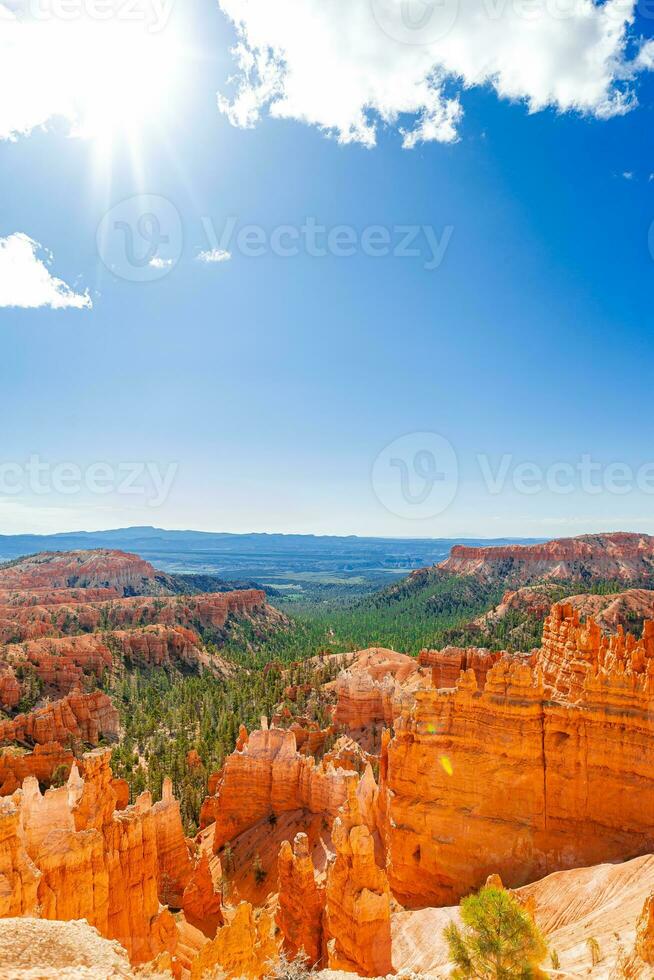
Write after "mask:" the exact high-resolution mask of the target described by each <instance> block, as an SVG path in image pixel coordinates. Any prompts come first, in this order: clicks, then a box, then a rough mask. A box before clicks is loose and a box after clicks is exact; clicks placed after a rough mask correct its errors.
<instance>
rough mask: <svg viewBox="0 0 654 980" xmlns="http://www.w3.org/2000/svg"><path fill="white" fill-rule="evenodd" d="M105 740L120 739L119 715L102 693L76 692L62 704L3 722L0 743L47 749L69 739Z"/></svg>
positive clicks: (39, 709)
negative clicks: (21, 744) (48, 745)
mask: <svg viewBox="0 0 654 980" xmlns="http://www.w3.org/2000/svg"><path fill="white" fill-rule="evenodd" d="M101 736H104V737H106V738H117V737H118V712H117V710H116V709H115V708H114V706H113V703H112V701H111V698H110V697H109V696H108V695H106V694H104V693H103V692H102V691H93V693H91V694H80V692H79V691H73V692H72V693H71V694H69V695H68V696H67V697H65V698H62V700H61V701H55V702H54V703H52V704H47V705H45V707H43V708H37V710H36V711H30V712H29V713H28V714H24V715H17V716H16V717H15V718H14V719H12V720H11V721H0V743H2V742H22V743H29V744H32V745H35V744H36V745H45V744H47V743H48V742H60V743H64V742H66V740H67V739H68V738H69V737H72V738H73V739H75V740H76V741H82V742H90V743H91V744H92V745H97V744H98V741H99V739H100V737H101Z"/></svg>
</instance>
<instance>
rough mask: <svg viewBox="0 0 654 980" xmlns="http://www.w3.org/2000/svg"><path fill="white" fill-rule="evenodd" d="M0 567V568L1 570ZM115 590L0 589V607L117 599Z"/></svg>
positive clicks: (117, 595)
mask: <svg viewBox="0 0 654 980" xmlns="http://www.w3.org/2000/svg"><path fill="white" fill-rule="evenodd" d="M1 567H2V566H0V569H1ZM121 595H122V592H118V590H117V589H0V606H3V607H7V606H9V607H11V606H56V605H57V604H58V603H62V602H64V603H69V602H107V601H108V600H109V599H119V598H120V596H121Z"/></svg>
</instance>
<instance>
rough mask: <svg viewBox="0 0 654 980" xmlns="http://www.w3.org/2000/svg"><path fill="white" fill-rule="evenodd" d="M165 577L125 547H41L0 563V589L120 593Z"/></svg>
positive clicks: (147, 587)
mask: <svg viewBox="0 0 654 980" xmlns="http://www.w3.org/2000/svg"><path fill="white" fill-rule="evenodd" d="M161 578H165V576H162V575H161V573H158V572H156V571H155V569H154V568H153V567H152V565H151V564H150V563H149V562H147V561H144V559H143V558H139V556H138V555H131V554H128V553H127V552H124V551H112V550H110V549H104V548H97V549H94V550H92V551H67V552H63V551H43V552H41V553H40V554H38V555H31V556H30V557H28V558H22V559H20V560H19V561H14V562H10V563H9V564H8V565H6V566H5V567H0V588H1V589H5V590H7V589H28V590H29V589H71V588H96V589H97V588H101V589H114V590H117V591H119V592H120V594H121V595H129V594H134V593H136V592H139V591H149V590H152V589H154V590H155V591H157V592H160V591H162V587H161V584H160V581H159V580H160V579H161Z"/></svg>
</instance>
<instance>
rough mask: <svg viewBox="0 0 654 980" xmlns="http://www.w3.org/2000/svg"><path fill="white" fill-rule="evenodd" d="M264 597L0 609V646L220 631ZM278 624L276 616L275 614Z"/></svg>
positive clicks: (213, 595) (212, 595)
mask: <svg viewBox="0 0 654 980" xmlns="http://www.w3.org/2000/svg"><path fill="white" fill-rule="evenodd" d="M265 598H266V597H265V593H264V592H262V591H260V590H259V589H244V590H242V591H236V592H209V593H206V594H204V595H197V596H163V597H157V598H153V597H151V596H130V597H128V598H121V599H113V600H111V601H109V602H106V601H99V602H91V601H79V602H57V603H55V604H53V605H25V606H21V605H11V606H3V607H0V641H1V642H3V643H16V642H23V641H24V640H29V639H33V638H39V637H44V636H49V637H50V636H52V637H57V636H67V635H69V634H77V633H79V631H80V630H81V631H82V632H84V633H92V632H93V631H94V630H98V629H104V630H106V629H124V628H130V627H134V626H138V627H140V626H151V625H159V626H173V627H174V626H184V627H186V628H187V629H192V630H203V629H214V630H221V629H222V628H223V627H224V626H225V624H226V622H227V619H228V617H229V616H230V615H235V616H244V615H249V614H252V613H254V612H255V611H258V610H263V609H265V610H266V611H268V612H269V614H270V616H271V617H273V616H274V615H275V614H274V613H273V612H272V611H271V610H270V607H268V606H267V605H266V602H265ZM277 618H278V619H281V618H282V617H281V616H279V615H277Z"/></svg>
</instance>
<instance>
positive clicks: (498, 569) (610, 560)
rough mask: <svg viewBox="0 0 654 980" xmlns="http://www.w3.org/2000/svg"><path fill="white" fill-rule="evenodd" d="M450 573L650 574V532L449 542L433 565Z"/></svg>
mask: <svg viewBox="0 0 654 980" xmlns="http://www.w3.org/2000/svg"><path fill="white" fill-rule="evenodd" d="M437 567H438V569H439V570H440V571H441V572H446V573H448V574H452V575H474V576H475V577H476V578H478V579H481V580H482V581H487V582H492V581H500V580H501V581H503V582H511V583H514V584H517V585H528V584H530V583H532V582H535V581H574V580H584V581H586V582H588V581H594V582H600V581H601V582H605V581H616V582H625V583H634V582H639V581H645V580H651V578H652V573H653V572H654V537H651V536H650V535H648V534H629V533H625V532H617V533H615V534H585V535H581V536H580V537H577V538H560V539H557V540H555V541H547V542H545V543H544V544H531V545H506V546H503V547H490V548H478V547H470V546H469V545H455V546H454V547H453V548H452V550H451V552H450V556H449V558H447V559H446V560H445V561H443V562H441V563H440V564H439V565H438V566H437Z"/></svg>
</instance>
